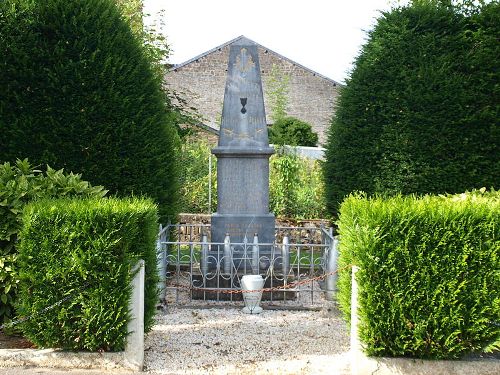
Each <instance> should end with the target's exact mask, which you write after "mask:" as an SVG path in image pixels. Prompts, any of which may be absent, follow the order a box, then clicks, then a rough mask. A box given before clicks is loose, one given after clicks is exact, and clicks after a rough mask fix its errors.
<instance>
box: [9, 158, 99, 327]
mask: <svg viewBox="0 0 500 375" xmlns="http://www.w3.org/2000/svg"><path fill="white" fill-rule="evenodd" d="M106 192H107V190H104V189H103V188H102V186H91V185H90V184H89V183H88V182H86V181H82V179H81V175H75V174H73V173H70V174H64V172H63V170H62V169H61V170H59V171H56V170H54V169H52V168H50V167H49V166H47V171H46V172H45V173H43V172H42V171H40V170H36V169H34V168H33V167H32V166H31V164H30V163H29V162H28V160H26V159H25V160H23V161H21V160H17V161H16V164H15V165H11V164H10V163H4V164H0V324H1V323H2V322H5V321H7V320H9V319H10V318H12V316H13V313H14V309H13V303H14V301H15V300H16V293H17V287H18V282H19V280H18V277H17V270H18V266H17V262H16V259H17V253H18V250H17V248H16V246H17V241H18V237H19V232H20V230H21V227H22V211H23V208H24V206H25V205H26V204H27V203H29V202H31V201H33V200H36V199H40V198H50V197H76V196H79V197H103V196H104V195H105V194H106Z"/></svg>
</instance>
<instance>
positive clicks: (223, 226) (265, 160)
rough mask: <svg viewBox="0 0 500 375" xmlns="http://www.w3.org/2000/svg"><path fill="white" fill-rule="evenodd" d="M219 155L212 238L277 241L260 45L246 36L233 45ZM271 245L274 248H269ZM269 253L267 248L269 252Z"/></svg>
mask: <svg viewBox="0 0 500 375" xmlns="http://www.w3.org/2000/svg"><path fill="white" fill-rule="evenodd" d="M227 71H228V73H227V81H226V88H225V93H224V105H223V109H222V123H221V126H220V136H219V143H218V146H217V147H216V148H214V149H212V153H213V154H214V155H215V156H216V157H217V194H218V200H217V202H218V203H217V212H216V213H215V214H213V215H212V224H211V228H212V229H211V236H212V242H219V243H222V242H224V237H225V235H226V234H229V235H230V238H231V243H238V242H239V243H242V242H244V239H245V237H246V238H247V239H248V241H249V242H250V241H252V239H253V236H254V234H255V233H257V235H258V236H259V242H260V243H273V242H274V228H275V218H274V215H273V214H271V213H269V157H270V156H271V155H272V154H273V153H274V149H273V148H272V147H269V140H268V136H267V124H266V114H265V109H264V97H263V94H262V81H261V76H260V65H259V56H258V51H257V45H256V44H255V43H253V42H252V41H250V40H248V39H246V38H244V37H243V38H241V39H240V40H238V41H237V42H235V43H234V44H232V45H231V48H230V51H229V63H228V70H227ZM269 248H270V247H269ZM264 251H265V250H264Z"/></svg>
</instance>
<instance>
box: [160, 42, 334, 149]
mask: <svg viewBox="0 0 500 375" xmlns="http://www.w3.org/2000/svg"><path fill="white" fill-rule="evenodd" d="M229 47H230V45H226V46H224V47H221V48H219V49H217V50H215V51H213V52H211V53H209V54H206V55H204V56H202V57H200V58H199V59H197V60H195V61H192V62H191V63H188V64H186V65H184V66H181V67H179V68H177V69H173V70H171V71H170V72H168V73H167V75H166V77H165V78H166V84H167V86H168V87H169V88H170V89H173V90H176V91H177V92H178V93H179V94H181V95H183V96H184V98H185V99H187V101H188V103H189V105H190V106H192V107H194V108H196V109H197V111H198V113H199V114H200V115H201V116H202V117H203V122H204V123H205V124H208V125H211V126H212V127H216V128H219V125H220V124H219V123H220V118H221V113H222V103H223V101H224V88H225V84H226V75H227V60H228V56H229ZM258 49H259V60H260V66H261V74H262V84H263V90H264V100H265V105H266V115H267V122H268V123H270V122H271V120H270V117H269V115H270V105H269V100H268V96H267V94H266V86H267V82H268V80H269V74H270V72H271V68H272V66H273V64H275V65H277V66H278V67H279V69H280V70H281V71H282V72H284V73H285V74H287V75H289V77H290V81H289V93H288V108H287V113H288V115H290V116H294V117H297V118H299V119H301V120H303V121H306V122H308V123H310V124H311V125H312V127H313V130H314V131H315V132H316V133H318V136H319V144H318V146H319V145H322V144H324V143H325V142H326V131H327V128H328V125H329V122H330V120H331V118H332V115H333V113H334V105H335V101H336V99H337V96H338V94H339V85H338V84H336V83H335V82H333V81H331V80H328V79H326V78H324V77H322V76H319V75H317V74H315V73H313V72H311V71H308V70H307V69H304V68H303V67H301V66H299V65H296V64H294V63H293V62H291V61H290V60H287V59H285V58H283V57H282V56H280V55H278V54H276V53H274V52H272V51H270V50H267V49H265V48H264V47H261V46H259V48H258Z"/></svg>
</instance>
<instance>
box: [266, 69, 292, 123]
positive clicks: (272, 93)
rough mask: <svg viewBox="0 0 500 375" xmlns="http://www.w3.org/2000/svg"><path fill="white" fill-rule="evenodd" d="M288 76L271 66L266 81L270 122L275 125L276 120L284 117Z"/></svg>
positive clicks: (286, 104)
mask: <svg viewBox="0 0 500 375" xmlns="http://www.w3.org/2000/svg"><path fill="white" fill-rule="evenodd" d="M289 82H290V76H289V75H287V74H285V73H283V71H282V70H281V69H280V68H279V67H278V66H277V65H276V64H273V66H272V68H271V72H270V74H269V79H268V80H267V86H268V88H267V90H266V93H267V95H268V97H269V104H270V106H269V107H270V109H271V116H270V117H271V120H272V121H273V123H276V122H277V121H278V120H280V119H282V118H284V117H286V107H287V106H288V90H289Z"/></svg>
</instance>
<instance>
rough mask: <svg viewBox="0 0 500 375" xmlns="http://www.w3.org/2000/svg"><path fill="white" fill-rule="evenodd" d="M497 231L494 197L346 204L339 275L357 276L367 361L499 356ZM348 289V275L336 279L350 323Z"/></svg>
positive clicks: (498, 205)
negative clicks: (486, 352)
mask: <svg viewBox="0 0 500 375" xmlns="http://www.w3.org/2000/svg"><path fill="white" fill-rule="evenodd" d="M499 223H500V193H498V192H493V193H490V194H485V195H482V194H481V193H480V192H474V193H468V194H461V195H456V196H447V197H445V196H440V197H431V196H425V197H423V198H420V199H417V198H415V197H411V196H408V197H402V196H397V197H394V198H390V199H382V198H372V199H367V198H366V197H364V196H363V195H353V196H350V197H349V198H347V199H346V200H345V201H344V202H343V203H342V206H341V209H340V219H339V234H340V259H339V267H345V266H346V265H349V264H355V265H357V266H359V267H360V270H359V272H358V273H357V282H358V288H359V300H358V301H359V310H358V314H359V317H360V325H359V329H360V337H361V340H362V341H363V342H364V343H365V344H366V351H367V353H368V354H369V355H375V356H409V357H419V358H460V357H462V356H463V355H465V354H468V353H471V352H475V351H480V350H483V349H484V348H488V347H490V348H492V347H494V346H495V345H496V346H497V349H498V345H499V343H500V341H499V340H500V328H499V326H498V322H499V321H500V289H499V288H498V286H499V285H500V272H499V269H500V237H499V235H498V229H499V228H498V224H499ZM350 280H351V272H350V271H343V272H341V274H340V276H339V283H338V287H339V300H340V303H341V307H342V310H343V311H344V313H345V314H346V315H347V316H348V314H349V309H350V288H351V285H350V282H351V281H350ZM495 342H496V344H495Z"/></svg>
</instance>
